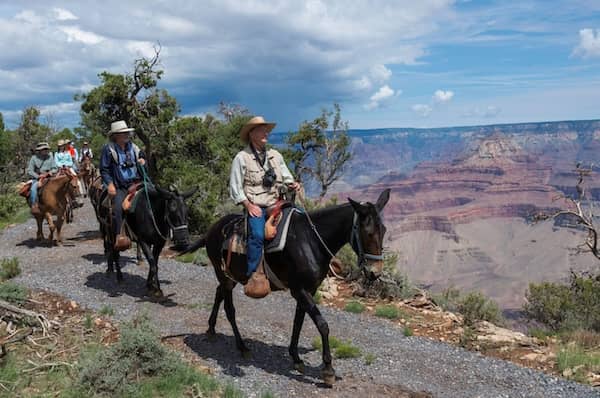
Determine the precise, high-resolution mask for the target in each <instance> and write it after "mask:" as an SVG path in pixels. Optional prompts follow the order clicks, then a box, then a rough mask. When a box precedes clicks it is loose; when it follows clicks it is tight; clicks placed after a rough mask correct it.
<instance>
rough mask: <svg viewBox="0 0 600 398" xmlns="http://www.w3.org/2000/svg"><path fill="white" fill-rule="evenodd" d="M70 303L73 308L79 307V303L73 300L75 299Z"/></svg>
mask: <svg viewBox="0 0 600 398" xmlns="http://www.w3.org/2000/svg"><path fill="white" fill-rule="evenodd" d="M69 305H70V306H71V309H76V308H77V307H79V306H78V305H77V303H76V302H75V301H73V300H71V301H70V302H69Z"/></svg>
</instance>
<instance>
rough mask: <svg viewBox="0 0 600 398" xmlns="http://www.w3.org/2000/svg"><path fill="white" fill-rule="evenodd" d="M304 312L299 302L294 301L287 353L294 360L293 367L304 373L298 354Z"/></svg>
mask: <svg viewBox="0 0 600 398" xmlns="http://www.w3.org/2000/svg"><path fill="white" fill-rule="evenodd" d="M305 314H306V311H304V309H303V308H302V306H301V305H300V303H296V315H294V329H293V331H292V340H291V342H290V347H289V353H290V356H291V357H292V360H293V361H294V369H296V370H297V371H299V372H300V373H304V362H303V361H302V359H300V356H299V355H298V339H299V338H300V331H301V330H302V324H303V323H304V315H305Z"/></svg>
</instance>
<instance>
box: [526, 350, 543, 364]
mask: <svg viewBox="0 0 600 398" xmlns="http://www.w3.org/2000/svg"><path fill="white" fill-rule="evenodd" d="M521 360H523V361H531V362H546V361H547V360H548V356H547V355H545V354H539V353H535V352H531V353H529V354H525V355H523V356H522V357H521Z"/></svg>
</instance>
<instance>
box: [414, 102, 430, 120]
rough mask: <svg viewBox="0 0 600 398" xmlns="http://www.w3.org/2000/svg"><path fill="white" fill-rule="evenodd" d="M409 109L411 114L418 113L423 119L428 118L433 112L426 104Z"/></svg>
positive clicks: (415, 105)
mask: <svg viewBox="0 0 600 398" xmlns="http://www.w3.org/2000/svg"><path fill="white" fill-rule="evenodd" d="M411 109H412V110H413V112H415V113H418V114H419V115H421V116H423V117H427V116H429V115H430V114H431V111H433V108H432V107H431V106H430V105H427V104H414V105H413V106H412V107H411Z"/></svg>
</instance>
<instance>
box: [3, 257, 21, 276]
mask: <svg viewBox="0 0 600 398" xmlns="http://www.w3.org/2000/svg"><path fill="white" fill-rule="evenodd" d="M20 273H21V268H20V267H19V259H18V258H17V257H13V258H3V259H2V263H0V279H2V280H7V279H11V278H14V277H15V276H17V275H19V274H20Z"/></svg>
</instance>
